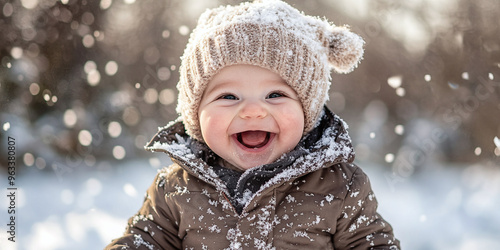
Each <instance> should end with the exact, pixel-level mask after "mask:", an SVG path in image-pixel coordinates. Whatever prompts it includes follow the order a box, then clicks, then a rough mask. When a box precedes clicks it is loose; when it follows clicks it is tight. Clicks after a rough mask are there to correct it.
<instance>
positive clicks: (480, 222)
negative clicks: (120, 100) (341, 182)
mask: <svg viewBox="0 0 500 250" xmlns="http://www.w3.org/2000/svg"><path fill="white" fill-rule="evenodd" d="M165 158H166V157H161V159H162V161H165ZM165 164H167V162H165ZM165 164H164V165H165ZM358 164H359V165H360V166H361V167H363V169H364V170H365V171H366V172H367V173H368V175H369V176H370V178H371V181H372V186H373V189H374V190H375V193H376V195H377V197H378V200H379V211H380V213H381V214H382V215H383V216H384V217H385V218H386V219H387V220H388V221H389V222H390V223H391V224H392V225H393V227H394V229H395V233H396V236H397V237H398V238H399V239H400V240H401V244H402V248H403V249H405V250H416V249H418V250H420V249H422V250H432V249H439V250H446V249H454V250H456V249H459V250H462V249H463V250H465V249H467V250H474V249H500V240H499V239H498V235H500V212H498V211H499V209H498V208H499V207H500V168H498V166H496V167H495V166H490V167H487V166H485V165H479V164H478V165H470V166H453V167H451V166H443V165H436V166H435V167H433V168H426V169H424V170H423V171H421V172H418V173H417V174H414V175H413V176H411V177H410V178H403V177H401V176H395V175H393V174H392V172H390V171H389V170H388V169H385V168H382V167H381V166H377V165H373V164H366V163H358ZM98 165H99V164H98ZM106 165H108V166H111V165H114V167H107V168H106V167H105V166H106ZM100 166H101V170H89V169H85V170H80V171H74V172H71V173H66V174H65V175H63V176H57V175H56V174H55V173H54V172H51V171H44V172H41V171H40V170H38V169H36V168H29V169H27V170H24V171H22V172H24V173H22V174H20V175H18V179H17V187H18V188H19V192H18V193H19V194H18V197H17V198H18V200H17V205H18V211H17V235H16V243H11V242H8V241H6V240H5V239H6V237H5V236H6V231H7V230H6V224H7V223H6V220H7V213H6V210H5V209H4V210H3V211H5V212H3V213H2V214H3V215H2V216H1V217H0V219H1V221H2V224H1V225H2V227H1V232H0V236H1V237H0V241H1V245H2V246H1V249H5V250H10V249H37V250H43V249H72V250H78V249H85V250H88V249H102V248H103V247H104V246H105V245H106V244H107V243H108V242H110V241H111V239H113V238H115V237H118V236H120V235H121V234H122V232H123V230H124V228H125V225H126V221H127V219H128V218H129V217H130V216H132V215H133V214H134V213H135V212H136V211H137V210H138V208H139V207H140V205H141V203H142V200H143V194H144V192H145V190H146V188H147V187H148V186H149V185H150V184H151V182H152V180H153V176H154V175H155V173H156V171H157V167H153V166H158V159H157V158H153V159H144V160H136V161H128V162H109V163H102V164H100ZM103 166H104V167H103ZM103 169H105V170H103ZM0 180H6V176H4V175H1V176H0ZM2 189H4V190H6V188H4V184H2ZM0 200H1V201H0V206H1V207H3V208H6V207H7V200H6V196H4V197H2V198H1V199H0ZM6 242H7V243H6Z"/></svg>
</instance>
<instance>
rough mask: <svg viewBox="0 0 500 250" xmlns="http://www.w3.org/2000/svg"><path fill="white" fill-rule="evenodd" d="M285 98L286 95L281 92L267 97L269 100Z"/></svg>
mask: <svg viewBox="0 0 500 250" xmlns="http://www.w3.org/2000/svg"><path fill="white" fill-rule="evenodd" d="M283 96H285V95H284V94H283V93H281V92H273V93H271V94H269V95H268V96H267V98H268V99H271V98H278V97H283Z"/></svg>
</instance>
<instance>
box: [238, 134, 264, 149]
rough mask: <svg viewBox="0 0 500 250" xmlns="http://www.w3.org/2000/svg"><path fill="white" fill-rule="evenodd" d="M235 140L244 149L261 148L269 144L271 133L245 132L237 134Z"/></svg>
mask: <svg viewBox="0 0 500 250" xmlns="http://www.w3.org/2000/svg"><path fill="white" fill-rule="evenodd" d="M236 138H237V140H238V142H239V143H241V145H243V146H244V147H247V148H262V147H264V146H265V145H267V143H269V140H270V138H271V133H270V132H265V131H245V132H241V133H238V134H237V135H236Z"/></svg>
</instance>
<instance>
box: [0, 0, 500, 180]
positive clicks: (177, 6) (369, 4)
mask: <svg viewBox="0 0 500 250" xmlns="http://www.w3.org/2000/svg"><path fill="white" fill-rule="evenodd" d="M240 2H242V1H237V0H221V1H216V0H206V1H194V0H183V1H181V0H144V1H134V0H123V1H111V0H101V1H85V0H84V1H77V0H61V1H55V0H38V1H20V0H12V1H2V2H0V8H1V9H0V10H1V13H0V16H1V19H0V32H1V33H2V36H1V37H0V63H1V64H0V91H1V92H0V105H1V106H0V124H1V125H2V126H3V125H5V124H7V123H9V125H10V128H9V129H6V128H7V127H8V126H4V127H0V129H2V128H4V129H2V130H1V131H2V133H1V134H0V140H2V141H4V138H5V136H6V135H14V136H16V137H17V138H19V141H20V143H19V145H18V150H19V151H18V153H19V156H20V159H21V158H23V159H24V161H23V162H24V163H25V164H26V165H33V166H35V167H37V168H40V169H53V170H55V171H56V172H57V173H64V172H65V171H73V170H74V169H76V168H78V167H82V166H83V167H85V166H91V167H98V168H105V167H106V166H108V165H109V164H101V162H102V161H103V160H107V159H109V160H111V159H114V160H120V159H130V158H133V157H149V156H150V155H149V154H147V153H145V152H144V151H143V149H142V146H143V145H144V144H145V143H146V140H147V139H148V138H149V137H150V136H151V135H153V134H154V132H155V131H156V129H157V127H158V126H164V125H165V124H167V122H168V121H170V120H173V119H175V118H176V116H177V115H176V113H175V105H176V90H175V85H176V83H177V81H178V67H179V64H180V59H179V57H180V56H181V55H182V52H183V49H184V47H185V45H186V42H187V40H188V37H189V33H190V31H191V30H192V29H193V28H194V27H195V25H196V18H197V17H198V16H199V14H200V13H201V12H202V11H204V9H205V8H209V7H215V6H218V5H219V4H238V3H240ZM287 2H289V3H290V4H292V5H294V6H295V7H297V8H298V9H301V10H303V11H304V12H305V13H307V14H312V15H319V16H325V17H326V18H328V19H329V20H331V21H333V22H334V23H336V24H337V25H343V24H349V25H350V26H351V28H352V29H353V30H354V31H355V32H357V33H359V34H361V35H362V36H363V38H364V39H365V40H366V47H365V49H366V53H365V57H364V61H363V62H362V63H361V65H360V67H359V68H358V69H356V70H355V71H354V72H353V73H351V74H349V75H337V74H333V75H332V76H333V85H332V88H331V101H330V102H329V104H328V105H329V106H330V107H331V108H332V109H333V110H334V111H335V112H337V113H339V115H340V116H341V117H343V118H344V119H345V120H346V121H347V122H348V123H349V124H350V125H351V129H350V131H351V135H352V136H353V139H354V143H355V146H356V149H357V153H358V157H359V159H361V160H371V161H377V162H380V163H386V164H391V165H393V167H395V168H396V170H397V168H398V166H400V165H401V162H404V163H405V164H403V165H404V166H408V165H411V166H412V168H413V169H412V170H411V171H415V170H416V169H417V168H418V167H420V166H421V165H425V163H426V161H427V160H432V158H435V157H439V160H446V161H460V162H474V161H493V162H497V163H498V161H499V160H498V159H499V155H500V148H497V147H496V146H495V144H494V143H493V138H495V136H500V126H499V124H500V118H499V117H500V116H499V115H498V113H499V109H500V105H499V103H500V102H499V96H498V91H499V85H500V84H499V83H500V81H499V78H500V64H499V63H500V58H499V57H500V53H499V51H500V41H499V40H500V37H499V36H498V34H499V31H500V30H499V29H500V27H499V26H500V24H499V23H498V17H497V16H498V14H499V13H500V6H499V5H498V4H497V3H496V1H495V0H479V1H466V0H449V1H441V2H436V1H430V0H427V1H396V0H374V1H363V0H356V1H349V0H339V1H329V0H315V1H299V0H290V1H287ZM4 147H5V144H1V145H0V149H1V150H2V151H3V152H5V150H3V149H4ZM0 161H2V162H5V155H4V154H2V155H1V156H0ZM398 164H399V165H398Z"/></svg>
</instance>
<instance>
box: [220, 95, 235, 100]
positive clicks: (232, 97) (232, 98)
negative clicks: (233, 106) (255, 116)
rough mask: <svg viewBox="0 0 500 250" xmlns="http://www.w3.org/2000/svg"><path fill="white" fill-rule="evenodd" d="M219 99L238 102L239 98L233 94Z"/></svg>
mask: <svg viewBox="0 0 500 250" xmlns="http://www.w3.org/2000/svg"><path fill="white" fill-rule="evenodd" d="M218 99H225V100H238V98H237V97H236V96H234V95H231V94H224V95H221V96H220V97H219V98H218Z"/></svg>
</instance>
